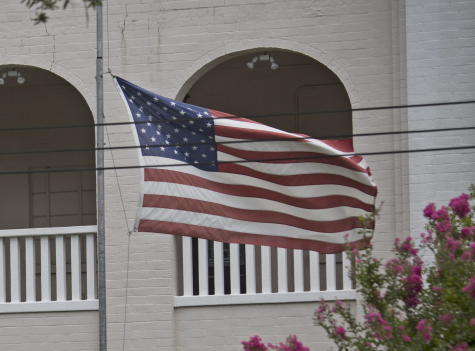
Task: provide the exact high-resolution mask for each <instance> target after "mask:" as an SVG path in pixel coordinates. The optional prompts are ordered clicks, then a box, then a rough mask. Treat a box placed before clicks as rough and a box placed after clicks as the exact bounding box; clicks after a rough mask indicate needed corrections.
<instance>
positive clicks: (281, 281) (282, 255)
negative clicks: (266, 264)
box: [277, 247, 289, 293]
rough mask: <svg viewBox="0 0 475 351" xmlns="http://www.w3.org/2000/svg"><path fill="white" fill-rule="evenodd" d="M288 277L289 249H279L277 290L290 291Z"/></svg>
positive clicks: (281, 291)
mask: <svg viewBox="0 0 475 351" xmlns="http://www.w3.org/2000/svg"><path fill="white" fill-rule="evenodd" d="M287 279H288V277H287V250H286V249H282V248H280V247H279V248H278V249H277V291H278V292H280V293H286V292H288V291H289V288H288V280H287Z"/></svg>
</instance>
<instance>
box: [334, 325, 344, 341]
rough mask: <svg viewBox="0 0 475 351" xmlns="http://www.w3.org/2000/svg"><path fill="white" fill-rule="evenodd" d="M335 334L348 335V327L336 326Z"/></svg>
mask: <svg viewBox="0 0 475 351" xmlns="http://www.w3.org/2000/svg"><path fill="white" fill-rule="evenodd" d="M335 334H336V335H338V336H341V337H342V338H344V337H345V335H346V329H345V328H343V327H341V326H337V327H336V328H335Z"/></svg>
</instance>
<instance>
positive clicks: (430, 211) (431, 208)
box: [423, 202, 435, 219]
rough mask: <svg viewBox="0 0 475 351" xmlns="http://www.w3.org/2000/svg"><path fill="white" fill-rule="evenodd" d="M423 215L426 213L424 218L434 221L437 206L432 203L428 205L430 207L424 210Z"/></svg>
mask: <svg viewBox="0 0 475 351" xmlns="http://www.w3.org/2000/svg"><path fill="white" fill-rule="evenodd" d="M423 213H424V217H427V218H431V219H434V215H435V204H434V203H433V202H431V203H430V204H428V205H427V206H426V207H425V208H424V211H423Z"/></svg>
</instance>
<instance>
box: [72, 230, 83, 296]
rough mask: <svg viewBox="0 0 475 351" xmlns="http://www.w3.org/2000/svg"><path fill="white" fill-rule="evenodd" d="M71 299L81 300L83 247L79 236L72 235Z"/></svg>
mask: <svg viewBox="0 0 475 351" xmlns="http://www.w3.org/2000/svg"><path fill="white" fill-rule="evenodd" d="M71 298H72V300H73V301H77V300H81V245H80V244H79V235H76V234H75V235H71Z"/></svg>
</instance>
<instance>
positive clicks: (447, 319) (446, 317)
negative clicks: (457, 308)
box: [439, 313, 454, 323]
mask: <svg viewBox="0 0 475 351" xmlns="http://www.w3.org/2000/svg"><path fill="white" fill-rule="evenodd" d="M452 319H454V315H453V314H452V313H446V314H442V315H440V316H439V321H441V322H443V323H450V322H451V321H452Z"/></svg>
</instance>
